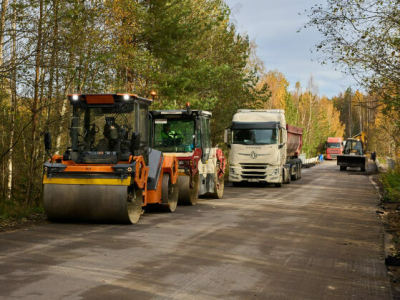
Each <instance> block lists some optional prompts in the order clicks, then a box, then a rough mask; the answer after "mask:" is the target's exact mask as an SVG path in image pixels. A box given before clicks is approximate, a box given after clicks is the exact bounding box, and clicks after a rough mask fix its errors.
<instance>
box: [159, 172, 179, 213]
mask: <svg viewBox="0 0 400 300" xmlns="http://www.w3.org/2000/svg"><path fill="white" fill-rule="evenodd" d="M178 181H179V179H178ZM162 203H163V204H164V205H165V207H166V208H167V210H168V211H169V212H174V211H175V210H176V206H177V204H178V182H177V183H175V184H171V180H170V175H169V174H164V176H163V180H162Z"/></svg>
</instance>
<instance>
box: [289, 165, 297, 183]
mask: <svg viewBox="0 0 400 300" xmlns="http://www.w3.org/2000/svg"><path fill="white" fill-rule="evenodd" d="M290 177H292V180H293V181H296V180H297V177H298V165H297V164H296V165H295V171H294V174H293V175H290Z"/></svg>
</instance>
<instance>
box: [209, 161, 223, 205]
mask: <svg viewBox="0 0 400 300" xmlns="http://www.w3.org/2000/svg"><path fill="white" fill-rule="evenodd" d="M218 169H219V165H218V164H217V167H216V168H215V174H214V192H213V193H212V197H213V198H214V199H221V198H222V196H223V195H224V186H225V182H224V175H222V176H221V178H218Z"/></svg>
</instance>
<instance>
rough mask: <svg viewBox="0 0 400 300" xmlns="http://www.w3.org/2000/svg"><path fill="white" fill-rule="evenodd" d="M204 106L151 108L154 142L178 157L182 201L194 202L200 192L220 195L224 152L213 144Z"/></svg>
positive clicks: (152, 137) (156, 145)
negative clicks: (175, 108) (181, 108)
mask: <svg viewBox="0 0 400 300" xmlns="http://www.w3.org/2000/svg"><path fill="white" fill-rule="evenodd" d="M211 116H212V114H211V113H210V112H208V111H204V110H192V109H190V106H189V105H187V109H185V110H158V111H151V112H150V120H151V123H152V132H151V145H152V147H153V148H155V149H157V150H160V151H162V152H163V153H164V155H166V156H174V157H177V158H178V160H179V203H180V204H188V205H195V204H196V203H197V199H198V196H199V195H209V196H211V197H214V198H221V197H222V195H223V191H224V172H225V165H226V161H225V156H224V153H223V152H222V150H220V149H218V148H213V147H212V146H211V135H210V134H211V133H210V118H211Z"/></svg>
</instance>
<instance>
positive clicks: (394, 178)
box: [380, 164, 400, 202]
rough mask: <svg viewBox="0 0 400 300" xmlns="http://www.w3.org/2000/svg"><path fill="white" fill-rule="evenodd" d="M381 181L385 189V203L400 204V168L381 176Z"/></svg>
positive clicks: (390, 170)
mask: <svg viewBox="0 0 400 300" xmlns="http://www.w3.org/2000/svg"><path fill="white" fill-rule="evenodd" d="M380 181H381V183H382V185H383V189H384V201H386V202H400V167H399V166H398V164H397V167H396V168H395V169H394V170H392V169H389V170H388V171H387V172H386V173H381V174H380Z"/></svg>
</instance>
